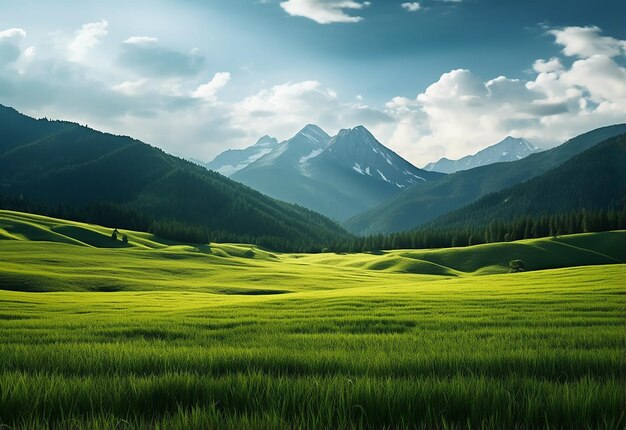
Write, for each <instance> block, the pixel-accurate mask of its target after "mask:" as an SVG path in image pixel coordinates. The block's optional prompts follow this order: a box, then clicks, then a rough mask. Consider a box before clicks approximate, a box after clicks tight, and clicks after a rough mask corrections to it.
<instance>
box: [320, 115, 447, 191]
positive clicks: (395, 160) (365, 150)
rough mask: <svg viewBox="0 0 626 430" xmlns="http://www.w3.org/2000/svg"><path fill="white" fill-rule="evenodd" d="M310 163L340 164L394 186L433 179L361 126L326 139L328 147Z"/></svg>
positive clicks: (398, 186)
mask: <svg viewBox="0 0 626 430" xmlns="http://www.w3.org/2000/svg"><path fill="white" fill-rule="evenodd" d="M312 162H314V163H324V162H332V163H333V164H335V165H342V166H344V167H346V168H348V169H351V170H352V171H353V172H354V173H355V174H359V175H363V176H370V177H372V178H375V179H377V180H379V181H382V182H386V183H389V184H391V185H393V186H395V187H397V188H404V187H408V186H410V185H412V184H415V183H417V182H424V181H428V180H429V178H431V177H433V178H434V176H433V175H432V174H429V173H428V172H425V171H422V170H420V169H418V168H417V167H415V166H413V165H412V164H411V163H409V162H408V161H406V160H405V159H404V158H402V157H400V156H399V155H398V154H396V153H395V152H393V151H392V150H391V149H389V148H387V147H386V146H384V145H383V144H382V143H380V142H379V141H378V140H377V139H376V138H375V137H374V135H372V133H370V131H369V130H368V129H367V128H365V127H363V126H362V125H359V126H356V127H354V128H352V129H343V130H341V131H339V133H337V135H336V136H335V137H333V138H332V139H331V141H330V142H329V144H328V149H327V150H326V151H324V152H323V153H322V154H320V156H319V157H318V158H316V159H314V160H313V161H312ZM437 177H439V176H437Z"/></svg>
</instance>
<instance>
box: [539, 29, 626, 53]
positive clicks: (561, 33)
mask: <svg viewBox="0 0 626 430" xmlns="http://www.w3.org/2000/svg"><path fill="white" fill-rule="evenodd" d="M548 33H549V34H551V35H553V36H554V37H555V39H556V43H558V44H559V45H562V46H563V53H564V54H565V55H568V56H578V57H583V58H588V57H591V56H593V55H602V56H606V57H615V56H617V55H624V54H626V41H624V40H618V39H614V38H612V37H605V36H600V33H601V30H600V28H598V27H595V26H588V27H565V28H560V29H555V30H550V31H549V32H548Z"/></svg>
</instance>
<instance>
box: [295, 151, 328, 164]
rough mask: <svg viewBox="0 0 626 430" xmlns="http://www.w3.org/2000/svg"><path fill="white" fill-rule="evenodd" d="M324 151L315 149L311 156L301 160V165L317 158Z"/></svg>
mask: <svg viewBox="0 0 626 430" xmlns="http://www.w3.org/2000/svg"><path fill="white" fill-rule="evenodd" d="M322 151H323V149H314V150H313V151H311V153H310V154H309V155H305V156H304V157H301V158H300V164H304V163H306V162H307V161H308V160H310V159H311V158H315V157H317V156H318V155H320V154H321V153H322Z"/></svg>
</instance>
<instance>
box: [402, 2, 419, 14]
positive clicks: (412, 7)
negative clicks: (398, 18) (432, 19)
mask: <svg viewBox="0 0 626 430" xmlns="http://www.w3.org/2000/svg"><path fill="white" fill-rule="evenodd" d="M401 6H402V7H403V8H404V9H406V10H408V11H409V12H417V11H418V10H420V9H421V8H422V6H421V5H420V4H419V2H416V1H414V2H407V3H402V5H401Z"/></svg>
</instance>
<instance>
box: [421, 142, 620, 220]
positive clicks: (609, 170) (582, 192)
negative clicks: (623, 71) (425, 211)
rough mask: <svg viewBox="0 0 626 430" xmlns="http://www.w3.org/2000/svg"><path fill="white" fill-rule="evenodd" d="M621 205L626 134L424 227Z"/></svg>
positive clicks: (618, 206)
mask: <svg viewBox="0 0 626 430" xmlns="http://www.w3.org/2000/svg"><path fill="white" fill-rule="evenodd" d="M625 202H626V134H622V135H620V136H617V137H614V138H611V139H608V140H606V141H604V142H602V143H600V144H598V145H596V146H594V147H593V148H591V149H588V150H587V151H585V152H583V153H581V154H579V155H577V156H575V157H573V158H572V159H570V160H569V161H567V162H565V163H564V164H563V165H561V166H560V167H557V168H556V169H553V170H551V171H549V172H547V173H544V174H543V175H541V176H538V177H536V178H533V179H531V180H529V181H527V182H524V183H522V184H519V185H516V186H514V187H511V188H507V189H505V190H502V191H499V192H497V193H492V194H489V195H487V196H484V197H482V198H481V199H479V200H478V201H476V202H474V203H472V204H470V205H468V206H466V207H464V208H461V209H459V210H456V211H454V212H451V213H449V214H446V215H444V216H442V217H439V218H437V219H436V220H435V221H433V222H432V223H430V224H429V227H441V228H460V227H467V226H484V225H487V224H488V223H489V222H491V221H494V220H510V219H514V218H516V217H520V216H532V217H537V216H541V215H554V214H559V213H564V212H571V211H575V210H578V209H581V208H585V209H607V208H618V209H619V208H621V207H623V205H624V203H625Z"/></svg>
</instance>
